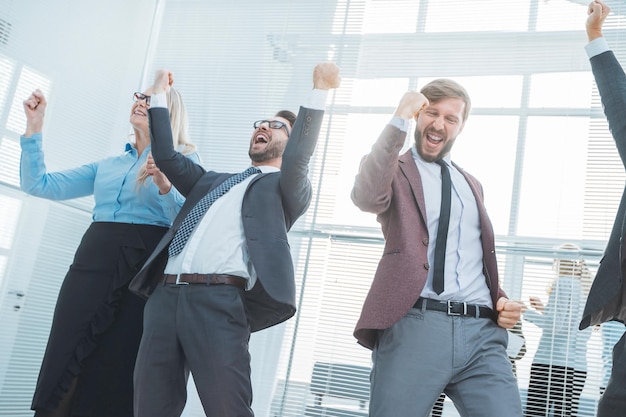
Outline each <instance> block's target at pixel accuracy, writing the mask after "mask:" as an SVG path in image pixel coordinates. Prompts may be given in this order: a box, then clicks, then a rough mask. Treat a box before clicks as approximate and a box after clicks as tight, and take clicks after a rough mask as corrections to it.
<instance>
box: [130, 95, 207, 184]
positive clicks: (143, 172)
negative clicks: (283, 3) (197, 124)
mask: <svg viewBox="0 0 626 417" xmlns="http://www.w3.org/2000/svg"><path fill="white" fill-rule="evenodd" d="M166 97H167V108H168V110H169V113H170V124H171V126H172V139H173V141H174V148H175V149H180V148H182V149H181V150H180V153H182V154H183V155H189V154H191V153H194V152H195V151H196V145H194V144H193V143H191V142H189V118H188V117H187V109H186V108H185V103H183V98H182V97H181V95H180V93H179V92H178V90H176V89H175V88H174V87H172V88H170V90H169V91H168V92H167V93H166ZM146 165H147V162H144V164H143V165H142V166H141V167H140V168H139V171H138V172H137V182H138V183H139V184H145V182H146V179H147V178H148V172H147V169H146Z"/></svg>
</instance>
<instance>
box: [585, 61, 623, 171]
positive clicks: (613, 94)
mask: <svg viewBox="0 0 626 417" xmlns="http://www.w3.org/2000/svg"><path fill="white" fill-rule="evenodd" d="M590 62H591V69H592V71H593V76H594V78H595V80H596V84H597V85H598V91H599V92H600V97H601V99H602V106H603V107H604V114H605V115H606V118H607V120H608V122H609V129H610V130H611V134H612V135H613V139H615V144H616V146H617V150H618V152H619V154H620V157H621V158H622V163H624V162H625V161H626V75H625V74H624V70H623V69H622V67H621V65H620V64H619V62H618V61H617V58H616V57H615V54H613V51H606V52H604V53H601V54H599V55H596V56H594V57H593V58H591V60H590Z"/></svg>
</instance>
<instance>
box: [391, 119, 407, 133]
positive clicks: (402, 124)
mask: <svg viewBox="0 0 626 417" xmlns="http://www.w3.org/2000/svg"><path fill="white" fill-rule="evenodd" d="M409 123H410V121H409V120H408V119H403V118H402V117H393V118H392V119H391V120H390V121H389V124H390V125H391V126H394V127H397V128H398V129H400V130H401V131H403V132H408V131H409Z"/></svg>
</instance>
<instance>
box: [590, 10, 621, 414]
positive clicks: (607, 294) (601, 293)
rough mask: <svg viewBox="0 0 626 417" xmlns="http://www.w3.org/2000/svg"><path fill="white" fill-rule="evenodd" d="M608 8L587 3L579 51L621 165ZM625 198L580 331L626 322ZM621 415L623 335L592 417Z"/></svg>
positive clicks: (616, 70)
mask: <svg viewBox="0 0 626 417" xmlns="http://www.w3.org/2000/svg"><path fill="white" fill-rule="evenodd" d="M610 11H611V9H610V8H609V7H608V6H607V5H606V4H604V3H603V2H601V1H593V2H591V3H590V4H589V8H588V18H587V22H586V29H587V37H588V39H589V43H588V44H587V45H586V46H585V49H586V51H587V54H588V56H589V59H590V62H591V70H592V72H593V76H594V78H595V80H596V84H597V86H598V91H599V92H600V97H601V99H602V106H603V107H604V114H605V115H606V118H607V120H608V122H609V129H610V131H611V133H612V135H613V139H615V145H616V146H617V151H618V152H619V154H620V157H621V159H622V162H623V163H624V164H626V117H624V114H625V112H626V74H624V70H623V68H622V67H621V66H620V64H619V62H618V61H617V58H616V57H615V54H613V52H612V51H611V50H609V46H608V43H607V42H606V39H605V38H604V37H603V35H602V25H603V23H604V20H605V19H606V17H607V16H608V14H609V12H610ZM625 221H626V194H625V195H622V200H621V203H620V205H619V208H618V210H617V216H616V219H615V223H614V225H613V229H612V231H611V235H610V236H609V241H608V244H607V246H606V249H605V251H604V256H603V258H602V260H601V261H600V266H599V267H598V272H597V273H596V277H595V279H594V281H593V285H592V286H591V290H590V291H589V296H588V297H587V303H586V305H585V310H584V312H583V317H582V320H581V322H580V326H579V327H580V329H581V330H583V329H585V328H587V327H589V326H593V325H596V324H600V323H604V322H607V321H619V322H621V323H624V320H626V303H625V302H624V300H625V298H626V286H624V273H625V271H624V268H625V266H624V255H625V252H624V251H625V250H626V247H625V246H624V245H623V243H622V242H623V239H624V236H625V229H624V222H625ZM609 416H610V417H620V416H626V336H624V335H623V336H622V337H621V339H620V340H619V341H618V342H617V344H616V345H615V347H614V348H613V367H612V370H611V378H610V379H609V382H608V385H607V387H606V390H605V392H604V395H602V397H601V398H600V402H599V403H598V417H609Z"/></svg>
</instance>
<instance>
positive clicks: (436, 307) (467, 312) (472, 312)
mask: <svg viewBox="0 0 626 417" xmlns="http://www.w3.org/2000/svg"><path fill="white" fill-rule="evenodd" d="M424 304H426V307H425V308H426V310H433V311H442V312H444V313H446V314H448V315H449V316H471V317H479V318H481V319H492V320H493V319H494V318H495V315H494V313H493V310H492V309H490V308H489V307H483V306H479V305H476V304H467V303H464V302H462V301H449V300H447V301H446V300H443V301H442V300H433V299H432V298H423V297H420V298H418V299H417V301H416V302H415V304H413V308H417V309H421V308H422V306H423V305H424ZM477 310H478V315H477V314H476V311H477Z"/></svg>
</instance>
